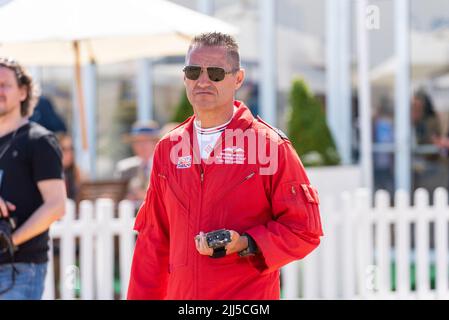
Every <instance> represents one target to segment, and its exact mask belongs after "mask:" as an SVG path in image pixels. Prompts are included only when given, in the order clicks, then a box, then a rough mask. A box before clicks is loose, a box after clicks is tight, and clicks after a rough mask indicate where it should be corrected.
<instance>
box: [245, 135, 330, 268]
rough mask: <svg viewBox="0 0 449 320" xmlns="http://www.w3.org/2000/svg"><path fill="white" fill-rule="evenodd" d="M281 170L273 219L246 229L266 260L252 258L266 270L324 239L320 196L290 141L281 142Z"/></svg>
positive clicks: (274, 183) (274, 185) (276, 178)
mask: <svg viewBox="0 0 449 320" xmlns="http://www.w3.org/2000/svg"><path fill="white" fill-rule="evenodd" d="M278 161H279V162H278V164H279V165H278V170H277V171H276V172H275V173H274V174H273V175H272V176H271V177H270V179H271V181H270V185H271V203H272V216H273V220H272V221H270V222H268V223H267V224H265V225H259V226H255V227H254V228H251V229H249V230H247V231H246V232H247V233H248V234H249V235H250V236H251V237H252V238H253V239H254V240H255V242H256V243H257V246H258V248H259V250H260V251H261V254H262V256H263V262H264V263H260V262H261V261H260V258H259V259H257V256H256V257H254V258H253V259H251V261H252V262H253V264H254V265H255V266H256V267H257V268H258V269H259V270H260V271H261V272H263V273H269V272H273V271H275V270H277V269H279V268H281V267H282V266H284V265H286V264H288V263H290V262H292V261H294V260H298V259H302V258H304V257H305V256H306V255H307V254H309V253H310V252H311V251H312V250H314V249H315V248H316V247H317V246H318V245H319V243H320V236H322V235H323V231H322V228H321V220H320V212H319V207H318V204H319V200H318V194H317V192H316V190H315V189H314V188H313V187H312V186H311V185H310V183H309V179H308V178H307V175H306V172H305V170H304V167H303V165H302V163H301V161H300V159H299V157H298V155H297V153H296V151H295V150H294V149H293V147H292V146H291V144H290V142H284V143H282V144H281V145H279V152H278Z"/></svg>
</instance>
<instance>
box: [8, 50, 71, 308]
mask: <svg viewBox="0 0 449 320" xmlns="http://www.w3.org/2000/svg"><path fill="white" fill-rule="evenodd" d="M35 100H36V90H35V85H34V82H33V79H32V78H31V76H30V75H29V73H28V72H27V70H26V69H25V68H24V67H23V66H21V65H20V64H19V63H18V62H17V61H14V60H12V59H8V58H1V57H0V224H1V225H2V227H1V231H2V232H1V241H0V300H3V299H6V300H10V299H14V300H16V299H19V300H27V299H41V297H42V294H43V291H44V281H45V275H46V272H47V264H48V250H49V245H48V241H49V228H50V226H51V225H52V223H53V222H54V221H56V220H58V219H60V218H61V217H62V216H63V215H64V213H65V202H66V189H65V184H64V180H63V169H62V161H61V158H62V155H61V150H60V148H59V144H58V141H57V139H56V137H55V136H54V134H53V133H52V132H50V131H48V130H47V129H45V128H44V127H42V126H41V125H39V124H37V123H34V122H30V121H29V116H30V114H31V113H32V112H33V108H34V106H35Z"/></svg>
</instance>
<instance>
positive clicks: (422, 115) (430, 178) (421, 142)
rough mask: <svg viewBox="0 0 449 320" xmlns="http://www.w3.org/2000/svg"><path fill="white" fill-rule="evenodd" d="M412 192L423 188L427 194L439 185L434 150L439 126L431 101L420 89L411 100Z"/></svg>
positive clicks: (439, 135) (436, 159)
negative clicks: (432, 148)
mask: <svg viewBox="0 0 449 320" xmlns="http://www.w3.org/2000/svg"><path fill="white" fill-rule="evenodd" d="M411 118H412V128H413V131H412V146H413V166H412V169H413V190H415V189H417V188H420V187H421V188H425V189H427V190H428V191H429V192H432V191H433V189H435V188H436V186H437V185H438V184H439V179H440V178H441V172H440V171H441V164H440V161H441V157H440V154H439V152H438V150H437V148H435V150H431V149H429V148H431V147H432V146H433V145H434V144H435V140H436V139H438V137H441V125H440V120H439V118H438V115H437V113H436V112H435V109H434V106H433V102H432V99H431V98H430V96H429V95H428V94H427V93H426V92H425V91H424V90H422V89H420V90H418V91H417V92H415V94H414V95H413V99H412V110H411Z"/></svg>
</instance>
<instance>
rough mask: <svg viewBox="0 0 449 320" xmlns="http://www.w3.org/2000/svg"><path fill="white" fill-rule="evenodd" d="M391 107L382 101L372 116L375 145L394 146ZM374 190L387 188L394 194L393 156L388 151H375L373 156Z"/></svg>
mask: <svg viewBox="0 0 449 320" xmlns="http://www.w3.org/2000/svg"><path fill="white" fill-rule="evenodd" d="M393 120H394V119H393V113H392V109H391V108H390V107H389V105H388V102H387V101H383V102H382V105H381V106H380V107H379V108H378V110H377V114H376V116H375V117H374V126H373V129H374V142H375V143H376V144H377V145H383V146H387V145H390V146H394V121H393ZM373 162H374V178H375V190H378V189H382V190H387V191H388V192H389V193H390V194H391V195H393V194H394V181H393V177H394V171H393V170H394V156H393V152H390V151H386V150H385V151H377V152H375V153H374V156H373Z"/></svg>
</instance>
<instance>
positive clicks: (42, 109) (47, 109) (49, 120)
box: [30, 96, 67, 133]
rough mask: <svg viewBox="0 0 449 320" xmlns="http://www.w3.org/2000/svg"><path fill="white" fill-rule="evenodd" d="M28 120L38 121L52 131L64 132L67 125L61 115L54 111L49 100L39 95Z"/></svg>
mask: <svg viewBox="0 0 449 320" xmlns="http://www.w3.org/2000/svg"><path fill="white" fill-rule="evenodd" d="M30 121H34V122H36V123H39V124H40V125H41V126H43V127H44V128H46V129H48V130H50V131H51V132H54V133H59V132H62V133H66V132H67V126H66V124H65V122H64V120H63V119H62V117H61V116H60V115H59V114H58V113H57V112H56V110H55V107H54V105H53V103H52V102H51V100H50V99H49V98H47V97H45V96H40V97H39V100H38V102H37V105H36V108H34V112H33V115H32V116H31V117H30Z"/></svg>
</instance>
